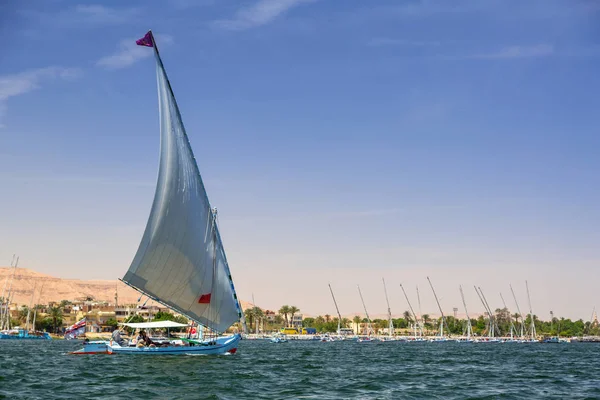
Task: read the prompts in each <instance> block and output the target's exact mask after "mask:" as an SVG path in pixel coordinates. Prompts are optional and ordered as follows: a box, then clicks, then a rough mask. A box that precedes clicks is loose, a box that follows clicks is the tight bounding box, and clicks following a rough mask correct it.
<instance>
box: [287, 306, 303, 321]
mask: <svg viewBox="0 0 600 400" xmlns="http://www.w3.org/2000/svg"><path fill="white" fill-rule="evenodd" d="M298 311H300V309H299V308H298V307H296V306H290V308H289V313H290V322H291V323H293V322H294V314H296V313H297V312H298Z"/></svg>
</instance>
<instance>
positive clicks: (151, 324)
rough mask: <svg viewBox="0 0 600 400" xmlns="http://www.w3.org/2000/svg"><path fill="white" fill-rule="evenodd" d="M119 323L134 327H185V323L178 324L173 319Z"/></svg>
mask: <svg viewBox="0 0 600 400" xmlns="http://www.w3.org/2000/svg"><path fill="white" fill-rule="evenodd" d="M119 325H123V326H127V327H129V328H134V329H158V328H185V327H187V326H188V325H187V324H180V323H179V322H175V321H152V322H132V323H127V322H122V323H120V324H119Z"/></svg>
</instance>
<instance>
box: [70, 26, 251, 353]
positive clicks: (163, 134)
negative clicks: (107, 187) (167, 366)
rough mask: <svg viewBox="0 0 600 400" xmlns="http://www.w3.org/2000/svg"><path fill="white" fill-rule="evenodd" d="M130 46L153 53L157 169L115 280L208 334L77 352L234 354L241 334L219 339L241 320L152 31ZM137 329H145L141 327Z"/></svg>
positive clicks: (94, 345)
mask: <svg viewBox="0 0 600 400" xmlns="http://www.w3.org/2000/svg"><path fill="white" fill-rule="evenodd" d="M136 43H137V44H138V45H140V46H146V47H151V48H152V49H153V50H154V56H155V61H156V71H157V82H158V98H159V115H160V138H161V139H160V164H159V174H158V181H157V186H156V192H155V195H154V202H153V204H152V209H151V212H150V217H149V219H148V223H147V225H146V230H145V232H144V235H143V237H142V240H141V243H140V246H139V248H138V251H137V253H136V255H135V257H134V259H133V262H132V263H131V266H130V267H129V269H128V271H127V272H126V273H125V276H124V277H123V279H121V281H122V282H124V283H125V284H127V285H128V286H130V287H132V288H134V289H136V290H137V291H138V292H140V293H141V294H143V295H145V296H147V297H148V298H150V299H152V300H153V301H155V302H157V303H159V304H162V305H164V306H166V307H168V308H170V309H171V310H173V311H175V312H177V313H179V314H182V315H184V316H185V317H187V318H188V319H190V320H192V321H194V322H195V323H197V324H198V325H200V326H203V327H205V328H207V329H206V331H205V332H208V333H207V334H205V336H204V339H203V340H202V341H197V342H194V341H184V342H183V344H179V341H173V343H166V345H161V347H152V346H151V345H150V346H140V347H137V346H135V347H133V346H129V345H126V344H116V343H113V342H89V343H86V344H84V348H83V349H82V350H80V351H79V352H76V353H87V354H89V353H112V354H115V353H123V354H136V353H148V354H161V353H167V354H190V353H191V354H225V353H234V352H235V351H236V349H237V346H238V343H239V341H240V339H241V335H240V334H239V333H236V334H234V335H233V336H219V335H221V334H223V333H224V332H225V331H226V330H227V329H229V328H230V327H231V326H232V325H233V324H234V323H236V322H238V321H239V322H241V323H242V326H245V321H244V316H243V313H242V308H241V306H240V304H239V301H238V298H237V294H236V292H235V288H234V285H233V281H232V278H231V273H230V270H229V265H228V263H227V258H226V256H225V251H224V248H223V243H222V240H221V236H220V234H219V229H218V225H217V211H216V209H213V208H212V207H211V205H210V203H209V200H208V196H207V193H206V190H205V188H204V184H203V182H202V178H201V176H200V172H199V169H198V165H197V164H196V160H195V158H194V154H193V152H192V148H191V146H190V143H189V139H188V136H187V134H186V131H185V128H184V126H183V122H182V119H181V114H180V111H179V107H178V105H177V102H176V100H175V96H174V94H173V90H172V88H171V84H170V82H169V79H168V77H167V73H166V71H165V68H164V65H163V62H162V60H161V57H160V54H159V51H158V48H157V45H156V41H155V39H154V36H153V34H152V32H151V31H149V32H148V33H147V34H146V35H145V36H144V37H143V38H142V39H140V40H138V41H137V42H136ZM147 324H150V323H147ZM129 325H131V324H129ZM157 327H158V326H157ZM137 328H139V329H144V325H140V326H139V327H137Z"/></svg>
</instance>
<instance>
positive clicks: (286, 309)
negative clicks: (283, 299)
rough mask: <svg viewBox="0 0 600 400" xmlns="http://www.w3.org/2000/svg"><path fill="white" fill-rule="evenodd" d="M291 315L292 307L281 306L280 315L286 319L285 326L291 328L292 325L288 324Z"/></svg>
mask: <svg viewBox="0 0 600 400" xmlns="http://www.w3.org/2000/svg"><path fill="white" fill-rule="evenodd" d="M289 313H290V306H281V308H280V309H279V314H281V315H283V318H284V319H285V326H290V324H289V323H288V314H289Z"/></svg>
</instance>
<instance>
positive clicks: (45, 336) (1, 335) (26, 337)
mask: <svg viewBox="0 0 600 400" xmlns="http://www.w3.org/2000/svg"><path fill="white" fill-rule="evenodd" d="M0 339H5V340H52V338H51V337H50V335H49V334H48V333H46V332H43V334H41V335H30V334H29V333H27V332H19V333H18V334H16V335H11V334H7V333H0Z"/></svg>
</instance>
